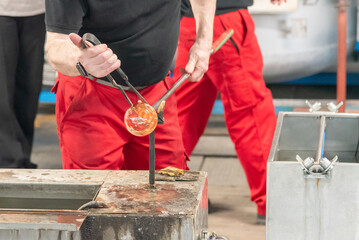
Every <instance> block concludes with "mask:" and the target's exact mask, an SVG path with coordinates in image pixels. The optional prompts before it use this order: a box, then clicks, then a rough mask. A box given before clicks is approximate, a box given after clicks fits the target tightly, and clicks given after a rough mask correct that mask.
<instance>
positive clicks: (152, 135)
mask: <svg viewBox="0 0 359 240" xmlns="http://www.w3.org/2000/svg"><path fill="white" fill-rule="evenodd" d="M149 145H150V147H149V152H150V156H149V170H150V176H149V182H150V185H151V186H152V187H153V186H154V184H155V165H156V152H155V131H153V132H151V133H150V136H149Z"/></svg>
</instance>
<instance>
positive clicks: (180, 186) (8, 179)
mask: <svg viewBox="0 0 359 240" xmlns="http://www.w3.org/2000/svg"><path fill="white" fill-rule="evenodd" d="M148 175H149V174H148V171H97V170H36V169H35V170H25V169H2V170H0V239H1V240H2V239H4V240H10V239H11V240H22V239H23V240H45V239H46V240H47V239H48V240H52V239H57V240H80V239H83V240H92V239H93V240H113V239H126V240H132V239H133V240H135V239H136V240H138V239H144V240H145V239H146V240H147V239H159V240H169V239H171V240H172V239H173V240H189V239H200V238H201V234H202V231H203V230H206V229H207V224H208V205H207V204H208V198H207V174H206V173H204V172H191V171H186V172H185V175H184V176H182V177H178V178H170V177H167V178H163V177H162V179H158V181H157V182H156V185H155V187H151V186H150V185H149V184H148ZM93 201H96V203H101V205H100V206H97V207H95V208H89V209H86V208H85V209H83V210H79V208H81V206H82V205H83V204H86V203H88V202H93Z"/></svg>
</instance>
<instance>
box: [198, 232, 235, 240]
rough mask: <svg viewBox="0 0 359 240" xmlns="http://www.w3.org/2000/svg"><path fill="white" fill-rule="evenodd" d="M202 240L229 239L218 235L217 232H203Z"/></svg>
mask: <svg viewBox="0 0 359 240" xmlns="http://www.w3.org/2000/svg"><path fill="white" fill-rule="evenodd" d="M201 240H229V238H228V237H226V236H223V235H217V234H216V233H215V232H212V233H210V232H208V231H202V233H201Z"/></svg>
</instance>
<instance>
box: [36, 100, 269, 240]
mask: <svg viewBox="0 0 359 240" xmlns="http://www.w3.org/2000/svg"><path fill="white" fill-rule="evenodd" d="M35 126H36V130H35V139H34V148H33V153H32V161H33V162H35V163H37V164H38V167H39V168H44V169H59V168H61V167H62V165H61V154H60V149H59V145H58V138H57V132H56V121H55V115H54V105H53V104H41V105H40V108H39V113H38V115H37V118H36V123H35ZM212 153H215V154H212ZM191 159H192V160H191V162H190V163H189V165H190V168H191V169H192V170H203V171H207V172H208V174H209V177H208V178H209V198H210V201H211V204H212V206H213V212H212V213H211V214H210V215H209V229H208V230H209V231H210V232H213V231H214V232H216V233H217V234H219V235H225V236H227V237H228V238H229V239H231V240H248V239H250V240H264V239H265V226H260V225H256V206H255V204H254V203H252V202H251V201H250V197H249V189H248V186H247V182H246V179H245V175H244V173H243V170H242V168H241V165H240V164H239V162H238V159H237V158H236V157H235V152H234V149H233V144H232V142H231V141H230V139H229V137H228V134H227V131H226V129H225V127H224V122H223V115H218V116H217V115H215V116H213V117H212V118H211V121H210V123H209V126H208V128H207V129H206V134H205V135H204V136H203V137H202V138H201V140H200V142H199V144H198V145H197V148H196V149H195V151H194V154H193V156H192V157H191Z"/></svg>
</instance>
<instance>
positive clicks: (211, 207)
mask: <svg viewBox="0 0 359 240" xmlns="http://www.w3.org/2000/svg"><path fill="white" fill-rule="evenodd" d="M212 212H213V206H212V204H211V201H210V200H209V199H208V214H210V213H212Z"/></svg>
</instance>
